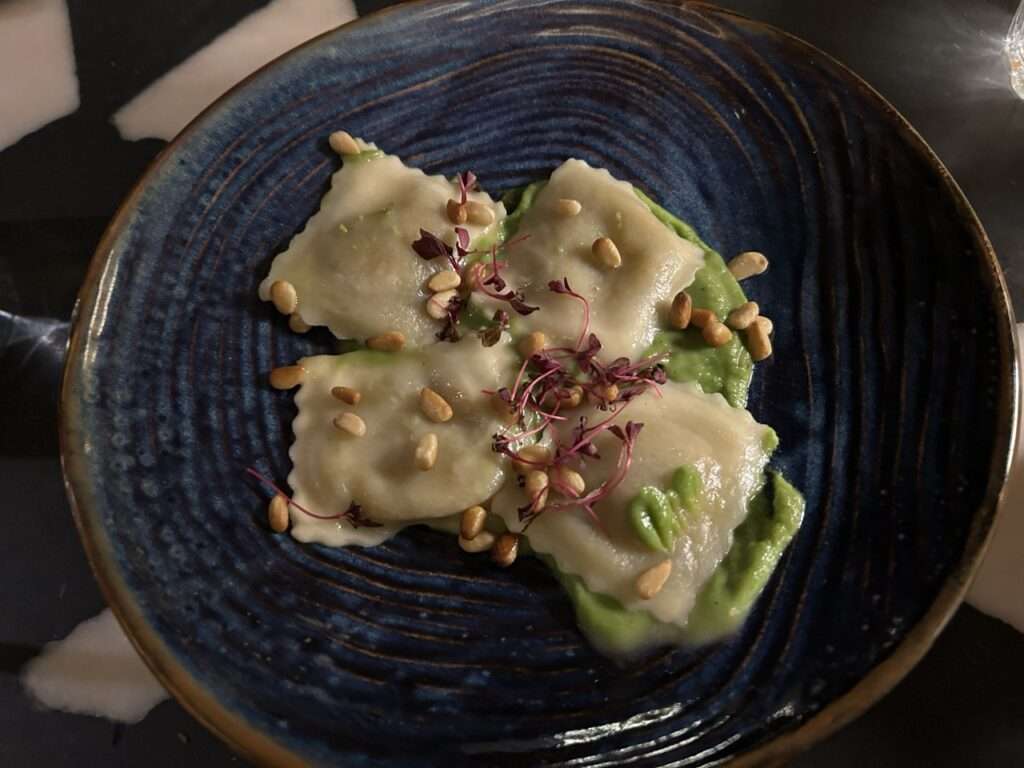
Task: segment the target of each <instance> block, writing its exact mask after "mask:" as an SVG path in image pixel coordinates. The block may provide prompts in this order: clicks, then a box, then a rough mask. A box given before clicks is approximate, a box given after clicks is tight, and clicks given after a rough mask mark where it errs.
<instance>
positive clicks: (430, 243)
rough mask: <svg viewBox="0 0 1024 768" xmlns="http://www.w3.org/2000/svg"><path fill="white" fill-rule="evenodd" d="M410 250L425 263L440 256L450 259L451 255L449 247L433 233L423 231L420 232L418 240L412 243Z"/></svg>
mask: <svg viewBox="0 0 1024 768" xmlns="http://www.w3.org/2000/svg"><path fill="white" fill-rule="evenodd" d="M412 249H413V250H414V251H416V255H417V256H419V257H420V258H421V259H426V260H427V261H430V260H431V259H436V258H439V257H442V256H443V257H445V258H450V257H451V255H452V249H451V246H449V245H448V244H447V243H445V241H444V240H442V239H441V238H440V237H438V236H437V235H435V234H434V233H433V232H427V230H425V229H421V230H420V237H419V240H416V241H414V242H413V244H412Z"/></svg>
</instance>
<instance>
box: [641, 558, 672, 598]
mask: <svg viewBox="0 0 1024 768" xmlns="http://www.w3.org/2000/svg"><path fill="white" fill-rule="evenodd" d="M671 573H672V561H671V560H662V561H661V562H660V563H658V564H657V565H655V566H654V567H652V568H648V569H647V570H646V571H644V572H643V573H641V574H640V575H639V576H638V577H637V580H636V593H637V594H638V595H640V599H641V600H650V599H651V598H652V597H654V596H655V595H656V594H658V593H659V592H661V588H662V587H664V586H665V582H666V581H668V577H669V575H670V574H671Z"/></svg>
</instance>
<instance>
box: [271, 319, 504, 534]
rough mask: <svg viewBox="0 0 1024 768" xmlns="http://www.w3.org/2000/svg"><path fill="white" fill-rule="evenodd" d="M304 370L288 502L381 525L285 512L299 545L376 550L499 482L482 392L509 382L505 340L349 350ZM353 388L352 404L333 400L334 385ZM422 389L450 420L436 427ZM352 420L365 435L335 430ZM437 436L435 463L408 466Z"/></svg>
mask: <svg viewBox="0 0 1024 768" xmlns="http://www.w3.org/2000/svg"><path fill="white" fill-rule="evenodd" d="M299 365H301V366H302V367H303V368H304V369H305V377H304V381H303V384H302V387H301V389H300V390H299V392H298V394H297V395H296V397H295V403H296V405H297V406H298V409H299V413H298V416H297V417H296V419H295V421H294V423H293V429H294V432H295V442H294V443H293V444H292V447H291V451H290V456H291V459H292V463H293V465H294V469H293V471H292V473H291V475H290V476H289V478H288V482H289V484H290V485H291V487H292V488H293V490H294V492H295V494H294V497H293V498H294V500H295V501H296V502H297V503H298V504H299V505H301V506H302V507H305V508H306V509H308V510H310V511H312V512H315V513H316V514H321V515H327V514H336V513H338V512H341V511H343V510H346V509H348V507H349V505H350V504H353V503H356V504H358V505H359V506H360V507H361V508H362V513H363V516H365V517H367V518H369V519H370V520H373V521H374V522H376V523H379V524H381V525H380V527H360V528H355V529H354V528H352V526H351V525H349V524H348V523H347V522H344V521H340V522H339V521H337V520H318V519H315V518H312V517H309V516H307V515H305V514H303V513H302V512H301V511H299V510H298V509H295V508H293V509H292V510H291V520H292V525H293V528H292V533H293V535H294V536H295V538H296V539H298V540H300V541H316V542H320V543H322V544H328V545H331V546H342V545H345V544H359V545H363V546H369V545H372V544H377V543H379V542H381V541H383V540H385V539H387V538H388V537H390V536H391V535H393V534H394V533H395V532H396V531H397V530H399V529H400V528H401V527H402V526H403V525H407V524H411V523H415V522H420V521H425V520H429V519H433V518H440V517H445V516H448V515H452V514H455V513H458V512H461V511H462V510H463V509H465V508H467V507H470V506H472V505H474V504H479V503H481V502H483V501H485V500H486V499H488V498H489V497H491V496H492V495H493V494H494V493H495V492H496V491H497V490H498V488H500V487H501V484H502V483H503V482H504V480H505V476H506V470H505V464H506V461H505V459H503V458H502V457H500V456H498V454H496V453H494V452H493V451H492V450H491V435H493V434H494V433H495V432H497V431H498V429H499V426H500V425H499V424H498V422H497V420H496V417H495V414H494V411H493V410H492V408H491V407H490V402H489V399H488V398H487V396H485V395H484V394H482V392H481V390H483V389H497V388H498V387H499V386H501V385H502V384H503V383H504V382H505V381H507V380H508V378H509V377H510V376H514V375H515V355H514V353H513V352H512V350H511V349H510V345H509V342H508V340H507V337H506V339H505V341H504V342H503V343H499V344H497V345H495V346H492V347H484V346H483V345H481V344H480V342H479V340H478V339H477V338H476V337H467V338H465V339H463V341H461V342H459V343H457V344H448V343H444V344H441V343H439V344H433V345H430V346H429V347H425V348H423V349H420V350H411V351H406V352H401V353H397V354H389V353H383V352H370V351H362V352H352V353H349V354H345V355H320V356H316V357H307V358H305V359H303V360H301V361H300V362H299ZM342 386H343V387H350V388H352V389H355V390H358V391H359V392H360V394H361V398H360V400H359V403H358V404H357V405H354V406H353V405H346V404H345V403H343V402H341V401H339V400H337V399H335V398H334V397H333V396H332V395H331V389H332V387H342ZM423 387H430V388H431V389H433V390H434V391H436V392H437V393H438V394H440V395H441V396H442V397H444V398H445V400H447V402H448V403H449V404H450V405H451V407H452V410H453V411H454V417H453V418H452V419H451V420H450V421H448V422H445V423H434V422H431V421H429V420H428V419H427V418H426V416H424V414H423V412H422V411H421V407H420V391H421V389H422V388H423ZM345 412H351V413H355V414H357V415H358V416H359V417H360V418H361V419H362V420H363V422H364V423H365V425H366V434H365V435H363V436H361V437H357V436H355V435H352V434H348V433H346V432H344V431H341V430H338V429H336V428H335V427H334V426H333V424H332V420H333V419H334V418H335V417H336V416H338V415H339V414H341V413H345ZM427 433H433V434H435V435H436V436H437V441H438V451H437V462H436V464H435V465H434V466H433V468H432V469H430V470H429V471H422V470H420V469H418V468H417V467H416V464H415V461H414V454H415V451H416V446H417V444H418V443H419V441H420V440H421V438H422V437H423V436H424V435H426V434H427Z"/></svg>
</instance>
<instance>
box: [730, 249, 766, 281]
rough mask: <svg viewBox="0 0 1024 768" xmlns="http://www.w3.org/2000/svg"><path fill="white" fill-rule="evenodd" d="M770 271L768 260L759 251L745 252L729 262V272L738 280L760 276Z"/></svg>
mask: <svg viewBox="0 0 1024 768" xmlns="http://www.w3.org/2000/svg"><path fill="white" fill-rule="evenodd" d="M766 269H768V259H767V258H766V257H765V255H764V254H763V253H759V252H758V251H744V252H743V253H741V254H740V255H739V256H737V257H736V258H735V259H733V260H732V261H730V262H729V271H730V272H732V276H733V277H735V278H736V279H737V280H746V279H747V278H748V277H754V276H755V275H760V274H761V273H763V272H764V271H765V270H766Z"/></svg>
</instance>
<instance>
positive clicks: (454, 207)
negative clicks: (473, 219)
mask: <svg viewBox="0 0 1024 768" xmlns="http://www.w3.org/2000/svg"><path fill="white" fill-rule="evenodd" d="M444 209H445V211H446V212H447V214H448V220H449V221H450V222H451V223H452V224H465V223H466V219H468V218H469V212H468V211H467V210H466V206H464V205H463V204H462V203H460V202H459V201H458V200H449V201H448V203H447V204H446V205H445V207H444Z"/></svg>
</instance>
